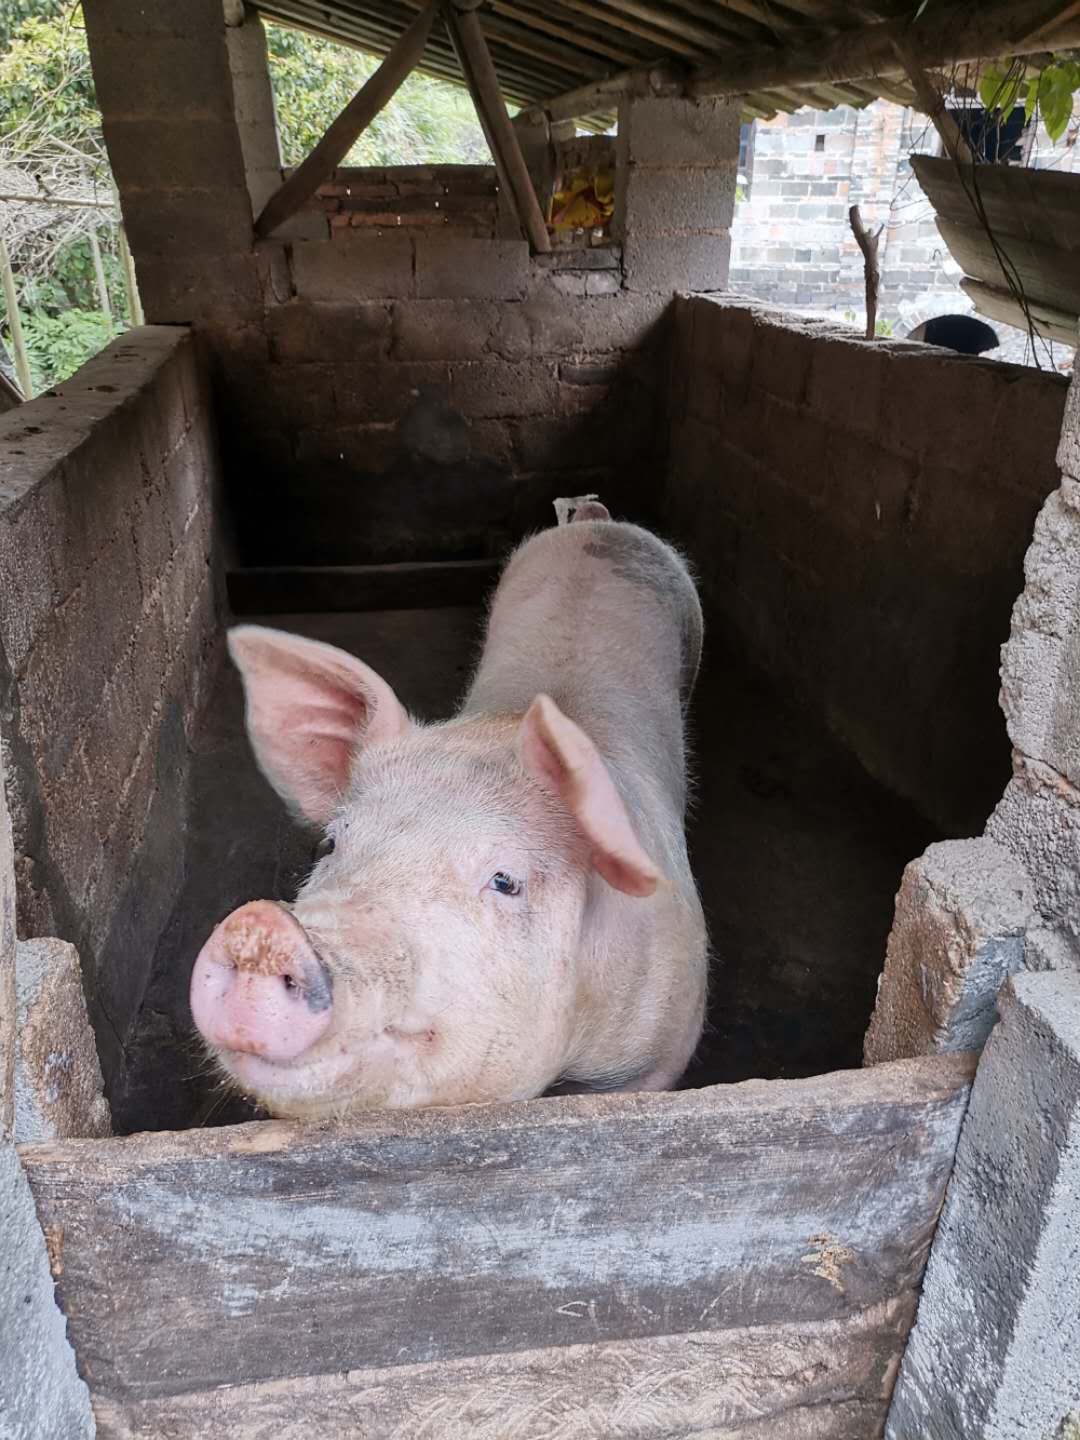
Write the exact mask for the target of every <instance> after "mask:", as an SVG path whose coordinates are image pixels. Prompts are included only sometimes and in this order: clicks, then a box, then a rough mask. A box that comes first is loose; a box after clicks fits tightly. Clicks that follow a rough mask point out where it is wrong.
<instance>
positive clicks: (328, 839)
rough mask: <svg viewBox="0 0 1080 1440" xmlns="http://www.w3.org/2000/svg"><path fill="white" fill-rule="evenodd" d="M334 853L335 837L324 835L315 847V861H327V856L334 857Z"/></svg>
mask: <svg viewBox="0 0 1080 1440" xmlns="http://www.w3.org/2000/svg"><path fill="white" fill-rule="evenodd" d="M333 853H334V837H333V836H332V835H324V836H323V838H322V839H321V840H320V841H319V843H318V845H316V847H315V859H316V860H322V859H325V857H326V856H327V855H332V854H333Z"/></svg>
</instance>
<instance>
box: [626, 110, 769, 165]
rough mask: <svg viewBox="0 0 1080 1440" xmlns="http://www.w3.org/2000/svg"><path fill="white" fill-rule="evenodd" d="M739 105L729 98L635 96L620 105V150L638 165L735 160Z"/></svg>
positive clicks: (720, 162) (722, 162) (737, 148)
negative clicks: (699, 98)
mask: <svg viewBox="0 0 1080 1440" xmlns="http://www.w3.org/2000/svg"><path fill="white" fill-rule="evenodd" d="M741 119H742V116H741V113H740V110H739V106H738V105H737V104H736V103H734V102H731V101H726V100H699V101H695V100H681V99H674V98H672V99H659V98H656V97H642V98H632V99H627V100H623V101H620V103H619V132H618V141H617V154H618V159H619V161H620V162H623V161H626V162H628V163H630V164H634V165H657V166H663V167H672V166H677V165H700V166H703V167H712V166H716V165H718V164H719V165H724V164H728V163H730V164H734V163H735V162H736V161H737V160H738V157H739V129H740V123H741Z"/></svg>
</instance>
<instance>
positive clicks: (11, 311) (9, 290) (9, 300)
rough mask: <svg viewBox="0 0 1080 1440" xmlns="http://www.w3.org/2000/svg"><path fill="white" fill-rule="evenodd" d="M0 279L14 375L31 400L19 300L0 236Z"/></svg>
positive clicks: (28, 367) (13, 273) (32, 387)
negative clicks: (12, 355) (13, 356)
mask: <svg viewBox="0 0 1080 1440" xmlns="http://www.w3.org/2000/svg"><path fill="white" fill-rule="evenodd" d="M0 278H2V279H3V283H4V301H5V303H6V305H7V317H8V328H9V329H10V331H11V348H12V349H13V350H14V352H15V373H16V375H17V376H18V377H19V385H20V387H21V389H22V392H23V399H24V400H32V399H33V396H34V382H33V380H32V379H31V378H30V356H29V354H28V353H27V349H26V339H25V337H24V336H23V328H22V320H21V319H20V318H19V300H18V296H17V295H16V294H15V272H14V271H13V270H12V268H11V256H10V255H9V254H8V248H7V242H6V241H5V240H4V237H3V236H2V235H0Z"/></svg>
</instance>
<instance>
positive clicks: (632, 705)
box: [461, 520, 706, 1090]
mask: <svg viewBox="0 0 1080 1440" xmlns="http://www.w3.org/2000/svg"><path fill="white" fill-rule="evenodd" d="M701 638H702V621H701V606H700V604H699V602H698V597H697V591H696V590H695V588H694V584H693V582H692V580H691V579H690V576H689V575H688V573H687V571H686V567H685V565H684V564H683V562H682V561H681V560H680V559H679V557H678V556H677V555H676V554H675V552H674V551H673V550H672V549H671V548H670V547H669V546H667V545H665V544H664V543H663V542H662V541H661V540H659V539H657V537H656V536H655V535H652V534H650V533H649V531H647V530H642V529H639V528H638V527H637V526H635V525H625V524H620V523H617V522H615V521H611V520H585V521H580V520H579V521H577V522H576V523H574V524H571V525H561V526H559V527H558V528H555V529H551V530H545V531H543V532H541V533H540V534H539V535H536V536H534V537H533V538H532V539H530V540H527V541H526V542H525V544H524V545H522V546H521V547H520V548H519V549H518V550H517V552H516V553H515V554H514V555H513V556H512V558H511V560H510V562H509V564H508V565H507V568H506V570H505V571H504V573H503V576H502V579H501V581H500V583H499V587H498V590H497V591H496V594H495V597H494V600H493V602H492V607H491V615H490V618H489V620H488V629H487V637H486V641H485V645H484V651H483V656H482V658H481V661H480V665H479V668H478V670H477V673H476V676H475V678H474V680H473V683H472V688H471V689H470V691H469V694H468V697H467V699H466V701H465V704H464V705H463V707H462V710H461V714H462V716H463V717H465V716H472V715H475V716H481V715H501V714H511V715H512V714H518V715H521V714H523V713H524V712H525V711H526V710H527V709H528V707H529V705H530V704H531V703H532V701H533V699H534V698H535V696H536V695H537V694H538V693H541V694H546V695H550V696H551V698H552V699H553V700H554V701H555V703H556V705H558V707H559V709H560V710H561V711H562V712H563V714H564V715H566V716H567V717H568V718H569V719H571V720H573V721H575V723H576V724H578V725H580V726H581V728H582V729H583V730H584V731H585V733H586V734H587V735H588V736H589V737H590V739H591V740H592V741H593V744H594V745H595V746H596V748H597V749H598V750H599V751H600V754H601V755H602V756H603V758H604V760H605V761H606V762H607V766H608V769H609V771H610V772H611V776H612V779H613V780H614V781H615V785H616V788H617V789H618V791H619V793H620V795H621V796H622V799H623V802H624V804H625V805H626V807H627V809H628V811H629V812H630V814H631V815H632V817H633V821H634V826H635V829H636V830H637V833H638V838H639V839H640V840H641V842H642V844H643V845H644V848H645V849H646V851H648V853H649V854H650V856H652V858H653V859H654V860H655V861H656V862H657V864H658V865H659V868H660V870H661V871H662V872H663V874H664V876H665V878H666V880H667V882H668V883H667V884H664V885H661V886H660V887H659V888H658V890H657V891H656V893H655V894H654V895H652V896H651V897H649V898H648V899H647V900H640V899H637V898H634V897H632V896H626V895H623V894H620V893H619V892H618V891H615V890H612V889H611V888H610V887H609V886H607V885H606V884H605V882H604V881H603V880H602V879H601V878H600V877H599V876H597V875H593V876H592V877H590V882H589V888H590V896H589V903H590V908H591V910H592V912H593V913H592V916H591V923H590V925H589V927H588V930H587V932H586V946H585V948H584V953H583V954H582V955H581V957H580V963H581V967H582V975H583V979H584V980H585V985H584V986H583V988H582V992H581V994H582V998H581V1005H580V1013H579V1024H578V1027H577V1028H578V1029H579V1032H580V1053H578V1054H575V1055H573V1056H572V1057H570V1058H569V1063H568V1064H567V1066H566V1070H565V1074H566V1078H567V1079H570V1080H578V1081H581V1082H584V1083H586V1084H589V1085H596V1086H598V1087H599V1086H602V1087H605V1088H626V1089H638V1088H648V1089H657V1090H662V1089H667V1088H669V1087H670V1086H671V1085H673V1084H674V1083H675V1081H676V1080H678V1078H679V1076H680V1075H681V1074H682V1072H683V1070H684V1069H685V1068H686V1065H687V1063H688V1061H689V1059H690V1056H691V1055H692V1054H693V1051H694V1048H695V1046H696V1045H697V1042H698V1037H699V1036H700V1034H701V1026H702V1020H703V1016H704V1004H705V980H706V937H705V922H704V918H703V916H702V913H701V904H700V901H699V900H698V895H697V889H696V887H695V885H694V880H693V876H692V875H691V873H690V863H689V860H688V857H687V853H686V839H685V818H686V801H687V759H686V740H685V711H686V705H687V703H688V701H689V699H690V694H691V691H692V689H693V686H694V681H695V679H696V676H697V669H698V661H699V659H700V655H701Z"/></svg>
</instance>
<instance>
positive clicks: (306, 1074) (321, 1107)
mask: <svg viewBox="0 0 1080 1440" xmlns="http://www.w3.org/2000/svg"><path fill="white" fill-rule="evenodd" d="M217 1059H218V1064H219V1065H220V1066H221V1068H222V1069H223V1070H224V1071H225V1072H226V1074H227V1075H228V1076H229V1078H230V1079H231V1080H232V1081H233V1082H234V1084H236V1085H238V1086H239V1087H240V1089H241V1090H243V1091H244V1093H245V1094H246V1095H249V1096H250V1097H251V1098H252V1099H253V1100H255V1101H257V1102H258V1103H259V1104H260V1105H262V1106H263V1107H264V1108H265V1109H267V1110H269V1111H271V1113H272V1114H274V1115H280V1116H282V1117H286V1118H291V1119H297V1120H299V1119H312V1118H319V1117H322V1116H325V1115H329V1114H332V1113H334V1112H336V1111H338V1110H340V1109H341V1108H343V1107H342V1102H341V1101H340V1100H339V1099H338V1096H339V1094H341V1093H342V1091H344V1093H345V1094H346V1095H350V1094H351V1091H352V1087H351V1086H349V1085H348V1084H347V1083H346V1081H347V1077H348V1076H349V1074H350V1072H352V1071H355V1070H359V1069H360V1068H361V1066H360V1064H359V1062H358V1061H357V1058H356V1056H354V1055H327V1056H324V1057H323V1058H321V1059H304V1058H303V1057H301V1058H300V1059H298V1060H291V1061H279V1060H267V1059H266V1058H265V1057H264V1056H262V1055H250V1054H247V1053H245V1052H243V1051H239V1050H225V1051H221V1052H219V1054H218V1057H217ZM350 1108H351V1107H350Z"/></svg>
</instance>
